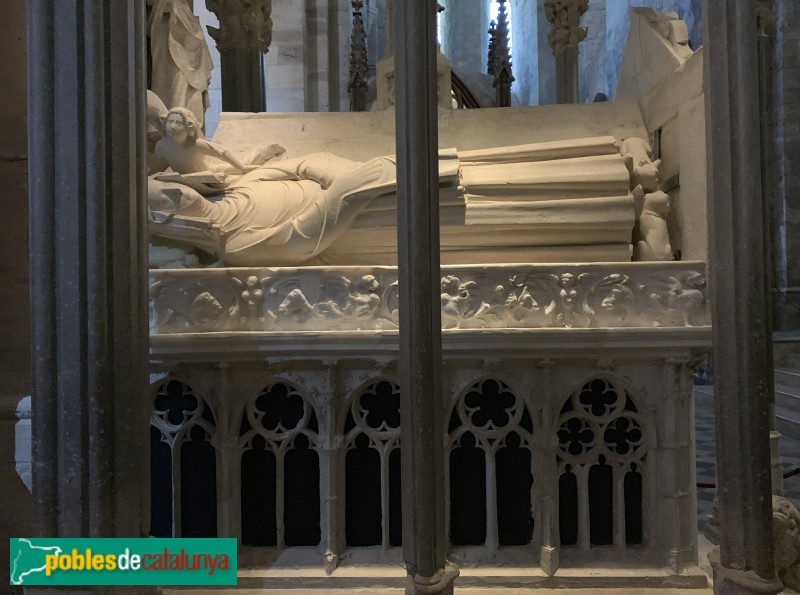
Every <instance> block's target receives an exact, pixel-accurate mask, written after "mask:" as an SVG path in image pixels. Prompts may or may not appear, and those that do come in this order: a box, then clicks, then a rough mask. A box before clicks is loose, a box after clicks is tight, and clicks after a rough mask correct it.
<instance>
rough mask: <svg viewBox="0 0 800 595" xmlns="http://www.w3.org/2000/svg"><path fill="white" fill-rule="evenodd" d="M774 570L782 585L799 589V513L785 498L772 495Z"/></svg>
mask: <svg viewBox="0 0 800 595" xmlns="http://www.w3.org/2000/svg"><path fill="white" fill-rule="evenodd" d="M772 527H773V534H774V539H775V570H776V571H777V573H778V577H779V578H780V579H781V581H782V582H783V586H784V587H786V588H788V589H792V590H794V591H798V590H800V513H799V512H797V509H796V508H795V507H794V505H793V504H792V503H791V502H790V501H789V500H787V499H786V498H781V497H779V496H773V497H772Z"/></svg>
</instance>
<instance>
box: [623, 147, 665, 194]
mask: <svg viewBox="0 0 800 595" xmlns="http://www.w3.org/2000/svg"><path fill="white" fill-rule="evenodd" d="M619 152H620V154H621V155H622V157H623V158H624V159H625V165H627V167H628V171H630V172H631V190H633V189H635V188H636V187H637V186H641V187H642V189H643V190H644V191H645V192H655V191H656V190H658V184H659V182H660V181H661V179H660V178H661V159H656V160H655V161H653V152H652V150H651V149H650V145H649V144H648V143H647V141H646V140H643V139H641V138H638V137H631V138H628V139H626V140H625V141H623V143H622V146H621V147H620V151H619Z"/></svg>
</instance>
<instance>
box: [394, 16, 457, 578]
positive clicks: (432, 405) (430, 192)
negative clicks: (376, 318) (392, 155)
mask: <svg viewBox="0 0 800 595" xmlns="http://www.w3.org/2000/svg"><path fill="white" fill-rule="evenodd" d="M395 39H396V40H397V44H396V48H395V60H396V62H395V64H396V70H395V77H396V79H395V80H396V84H395V92H396V99H397V101H396V104H397V112H396V118H397V121H396V127H397V195H398V213H397V219H398V221H397V223H398V225H397V246H398V248H397V253H398V254H397V255H398V262H399V265H400V266H399V282H400V378H401V379H402V383H401V388H400V395H401V397H400V415H401V420H402V422H401V452H402V467H403V475H402V484H403V554H404V557H405V561H406V569H407V572H408V580H407V583H406V593H411V594H416V593H420V594H421V593H444V594H447V593H452V592H453V580H454V579H455V577H456V576H457V574H458V571H457V569H456V568H455V567H454V566H452V565H450V564H447V562H446V561H445V554H446V552H447V533H446V528H445V527H446V524H445V515H444V510H445V506H444V498H445V489H444V487H445V486H444V446H443V440H442V432H443V427H444V426H443V423H442V421H443V412H442V407H443V404H442V369H441V367H442V336H441V328H442V322H441V305H440V298H439V293H440V291H439V285H440V283H441V272H440V268H439V200H438V199H439V196H438V194H439V167H438V159H437V152H438V130H437V118H438V114H437V109H436V104H437V89H436V62H437V51H436V43H435V40H436V3H435V2H433V0H407V1H406V2H404V3H403V10H402V11H399V12H398V13H397V14H395Z"/></svg>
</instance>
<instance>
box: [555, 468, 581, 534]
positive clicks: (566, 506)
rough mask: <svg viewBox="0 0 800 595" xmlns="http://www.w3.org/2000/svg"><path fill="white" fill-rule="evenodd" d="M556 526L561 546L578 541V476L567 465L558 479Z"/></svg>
mask: <svg viewBox="0 0 800 595" xmlns="http://www.w3.org/2000/svg"><path fill="white" fill-rule="evenodd" d="M558 526H559V531H560V533H561V545H562V546H570V545H576V544H577V543H578V478H577V476H576V475H575V474H574V473H573V472H572V470H571V469H570V466H569V465H567V468H566V470H565V471H564V473H562V474H561V477H560V478H559V480H558Z"/></svg>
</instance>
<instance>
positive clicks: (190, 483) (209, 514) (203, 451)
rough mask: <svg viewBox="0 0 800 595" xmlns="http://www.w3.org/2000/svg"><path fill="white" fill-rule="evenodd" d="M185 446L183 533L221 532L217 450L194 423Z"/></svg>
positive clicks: (183, 462) (192, 534) (183, 534)
mask: <svg viewBox="0 0 800 595" xmlns="http://www.w3.org/2000/svg"><path fill="white" fill-rule="evenodd" d="M189 437H190V439H189V440H188V441H187V442H184V443H183V445H182V446H181V537H216V536H217V454H216V452H215V450H214V447H213V446H211V443H210V442H208V440H207V439H206V431H205V429H203V428H202V427H200V426H194V427H193V428H192V429H191V430H190V431H189Z"/></svg>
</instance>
